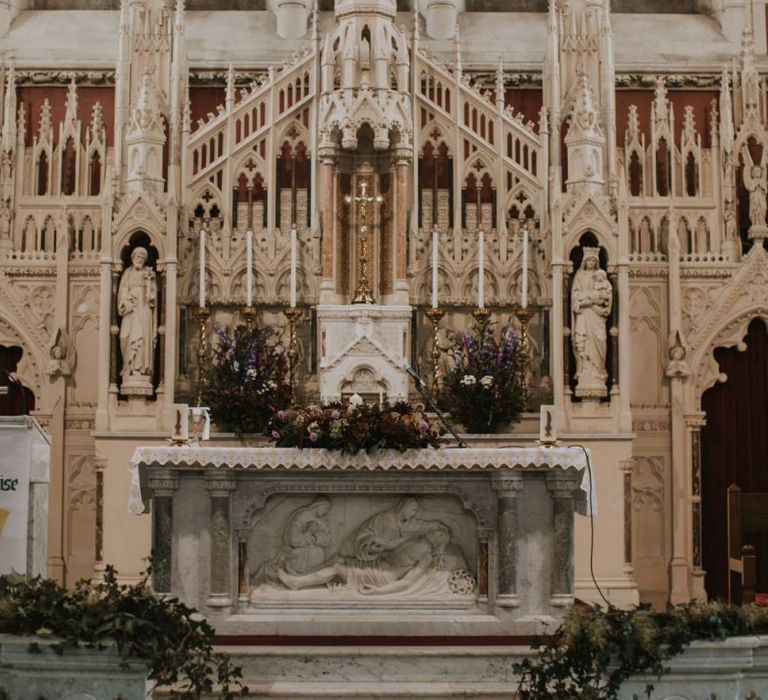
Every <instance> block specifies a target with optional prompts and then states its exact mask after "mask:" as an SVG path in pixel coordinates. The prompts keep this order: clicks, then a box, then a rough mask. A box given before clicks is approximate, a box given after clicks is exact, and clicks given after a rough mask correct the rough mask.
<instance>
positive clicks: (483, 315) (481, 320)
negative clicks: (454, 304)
mask: <svg viewBox="0 0 768 700" xmlns="http://www.w3.org/2000/svg"><path fill="white" fill-rule="evenodd" d="M472 316H473V317H474V319H475V329H476V330H477V332H478V333H482V332H483V331H484V330H485V329H486V327H487V326H488V324H489V323H490V322H491V311H490V309H488V308H487V307H485V306H482V307H478V308H477V309H475V310H474V311H473V312H472Z"/></svg>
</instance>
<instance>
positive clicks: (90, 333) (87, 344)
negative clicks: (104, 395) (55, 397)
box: [69, 285, 99, 408]
mask: <svg viewBox="0 0 768 700" xmlns="http://www.w3.org/2000/svg"><path fill="white" fill-rule="evenodd" d="M98 313H99V290H98V287H95V286H92V285H83V286H74V287H73V289H72V315H71V325H70V329H71V331H70V335H71V338H72V346H73V350H74V356H75V358H74V361H75V363H74V372H73V381H72V391H71V392H70V393H69V405H70V406H73V407H80V408H90V407H95V406H96V388H97V384H98V376H97V374H96V371H95V368H96V367H98V361H99V355H98V353H99V317H98Z"/></svg>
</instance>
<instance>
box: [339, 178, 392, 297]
mask: <svg viewBox="0 0 768 700" xmlns="http://www.w3.org/2000/svg"><path fill="white" fill-rule="evenodd" d="M344 201H345V202H346V203H347V204H353V203H354V204H359V205H360V281H359V283H358V285H357V289H355V297H354V299H352V303H353V304H373V296H372V295H371V289H370V285H369V282H368V223H367V221H366V213H367V212H366V209H367V205H368V204H370V203H373V202H375V203H376V204H381V202H383V201H384V198H383V197H382V196H381V195H380V194H377V195H369V194H368V183H367V182H366V181H365V180H364V179H361V180H360V194H358V195H355V196H354V197H353V196H352V195H346V196H345V197H344Z"/></svg>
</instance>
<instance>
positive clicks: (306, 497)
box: [130, 447, 591, 636]
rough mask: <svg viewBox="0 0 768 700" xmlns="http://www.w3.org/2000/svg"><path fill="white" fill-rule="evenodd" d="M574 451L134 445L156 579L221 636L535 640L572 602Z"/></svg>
mask: <svg viewBox="0 0 768 700" xmlns="http://www.w3.org/2000/svg"><path fill="white" fill-rule="evenodd" d="M586 460H587V454H586V453H585V452H584V451H583V450H581V449H578V448H576V449H571V448H551V449H543V448H491V449H463V450H462V449H439V450H418V451H416V450H414V451H406V452H402V453H399V452H389V451H380V452H375V453H372V454H360V455H355V456H351V455H343V454H340V453H337V452H328V451H325V450H303V451H300V450H294V449H279V448H248V447H240V448H226V447H139V448H137V450H136V452H135V454H134V457H133V460H132V465H131V467H132V470H133V489H132V495H131V502H130V507H131V509H132V511H133V512H135V513H141V512H144V511H147V510H149V511H151V514H152V549H153V557H154V559H153V566H154V579H153V583H154V586H155V588H156V590H158V591H159V592H163V593H166V592H167V593H173V594H175V595H177V596H179V597H180V598H181V599H182V600H184V601H185V602H186V603H188V604H190V605H193V606H195V607H197V608H199V609H200V610H201V611H203V612H204V613H205V614H206V615H207V616H208V617H209V618H210V619H211V622H212V623H213V624H214V625H215V627H216V629H217V632H218V633H219V634H249V635H274V634H281V635H328V634H349V635H368V634H374V635H391V634H395V635H403V636H423V635H442V634H462V635H474V634H477V635H494V634H518V633H519V634H522V633H532V632H536V631H545V630H546V629H547V628H548V626H549V625H551V624H554V623H555V622H556V620H557V619H558V618H559V616H560V611H561V610H562V607H563V606H564V605H567V604H568V603H570V602H572V600H573V590H574V586H573V525H574V523H573V521H574V512H575V510H576V509H577V508H579V507H580V506H586V505H587V504H588V503H589V502H590V501H591V489H590V485H591V484H590V480H589V477H588V473H587V469H586V466H587V461H586Z"/></svg>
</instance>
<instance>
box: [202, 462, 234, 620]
mask: <svg viewBox="0 0 768 700" xmlns="http://www.w3.org/2000/svg"><path fill="white" fill-rule="evenodd" d="M205 485H206V487H207V489H208V496H209V498H210V504H211V519H210V538H211V565H210V570H211V573H210V584H209V586H210V587H209V594H208V600H206V605H208V606H209V607H213V608H224V607H228V606H230V605H232V522H231V503H230V501H231V496H232V492H233V491H234V490H235V486H236V481H235V479H234V478H232V477H231V476H230V475H228V474H226V473H223V470H211V471H207V472H206V473H205Z"/></svg>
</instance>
